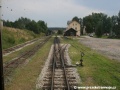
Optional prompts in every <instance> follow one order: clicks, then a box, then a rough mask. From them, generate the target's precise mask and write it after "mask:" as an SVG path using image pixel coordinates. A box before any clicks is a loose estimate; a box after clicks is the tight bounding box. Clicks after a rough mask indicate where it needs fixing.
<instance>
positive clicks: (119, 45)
mask: <svg viewBox="0 0 120 90" xmlns="http://www.w3.org/2000/svg"><path fill="white" fill-rule="evenodd" d="M80 42H81V43H82V44H84V45H86V46H88V47H90V48H92V49H94V50H97V51H99V52H100V53H102V54H103V55H106V56H108V57H109V58H111V59H113V60H118V61H120V40H117V39H100V38H92V37H89V36H84V37H82V38H80Z"/></svg>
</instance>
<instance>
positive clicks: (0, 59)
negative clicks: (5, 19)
mask: <svg viewBox="0 0 120 90" xmlns="http://www.w3.org/2000/svg"><path fill="white" fill-rule="evenodd" d="M1 9H2V0H0V90H4V74H3V57H2V38H1V34H2V19H1V15H2V11H1Z"/></svg>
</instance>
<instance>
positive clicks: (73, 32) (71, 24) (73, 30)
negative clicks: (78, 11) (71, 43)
mask: <svg viewBox="0 0 120 90" xmlns="http://www.w3.org/2000/svg"><path fill="white" fill-rule="evenodd" d="M64 36H80V23H78V22H77V21H68V22H67V28H66V30H65V31H64Z"/></svg>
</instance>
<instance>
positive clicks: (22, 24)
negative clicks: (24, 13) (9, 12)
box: [3, 17, 47, 34]
mask: <svg viewBox="0 0 120 90" xmlns="http://www.w3.org/2000/svg"><path fill="white" fill-rule="evenodd" d="M3 25H4V26H7V27H13V28H19V29H27V30H31V31H33V32H34V33H36V34H40V33H41V32H42V33H46V32H47V24H46V23H45V22H44V21H42V20H39V21H37V22H36V21H34V20H30V19H29V18H24V17H21V18H19V19H18V20H16V21H14V22H12V21H9V20H7V21H5V20H3Z"/></svg>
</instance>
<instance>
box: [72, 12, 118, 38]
mask: <svg viewBox="0 0 120 90" xmlns="http://www.w3.org/2000/svg"><path fill="white" fill-rule="evenodd" d="M72 20H75V21H77V22H79V23H80V24H81V31H82V33H83V28H84V27H85V30H86V32H87V33H95V35H96V36H97V37H101V36H102V35H109V36H110V37H117V38H120V11H119V13H118V15H113V16H111V17H110V16H108V15H107V14H104V13H92V14H91V15H88V16H85V17H83V18H78V17H74V18H73V19H72Z"/></svg>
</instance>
